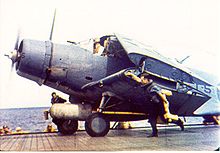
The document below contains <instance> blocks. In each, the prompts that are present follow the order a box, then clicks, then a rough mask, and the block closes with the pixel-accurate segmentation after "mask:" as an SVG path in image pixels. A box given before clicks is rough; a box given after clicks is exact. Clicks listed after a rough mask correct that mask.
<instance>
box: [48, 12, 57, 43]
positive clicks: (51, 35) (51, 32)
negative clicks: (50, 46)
mask: <svg viewBox="0 0 220 153" xmlns="http://www.w3.org/2000/svg"><path fill="white" fill-rule="evenodd" d="M56 11H57V9H55V10H54V15H53V23H52V27H51V31H50V38H49V40H50V41H52V38H53V29H54V24H55V19H56Z"/></svg>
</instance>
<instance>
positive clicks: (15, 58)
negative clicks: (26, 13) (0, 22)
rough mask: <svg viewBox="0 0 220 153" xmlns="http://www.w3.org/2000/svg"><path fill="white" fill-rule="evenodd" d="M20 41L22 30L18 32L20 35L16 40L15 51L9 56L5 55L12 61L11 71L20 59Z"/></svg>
mask: <svg viewBox="0 0 220 153" xmlns="http://www.w3.org/2000/svg"><path fill="white" fill-rule="evenodd" d="M19 41H20V30H18V33H17V38H16V42H15V46H14V50H13V51H11V52H10V53H9V54H5V56H6V57H8V58H9V59H10V60H11V61H12V64H11V71H13V69H14V65H15V63H16V62H17V61H18V60H19V58H20V53H19V52H18V50H19Z"/></svg>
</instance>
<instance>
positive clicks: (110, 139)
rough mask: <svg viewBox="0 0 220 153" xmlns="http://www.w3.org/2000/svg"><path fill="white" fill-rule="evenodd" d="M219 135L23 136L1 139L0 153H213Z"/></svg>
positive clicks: (212, 130) (205, 131)
mask: <svg viewBox="0 0 220 153" xmlns="http://www.w3.org/2000/svg"><path fill="white" fill-rule="evenodd" d="M150 132H151V131H147V134H150ZM219 132H220V128H219V126H212V127H201V128H186V130H185V131H180V130H179V129H177V128H176V129H175V128H174V129H169V130H167V129H159V137H158V138H147V137H146V129H138V130H134V129H132V130H111V131H110V132H109V134H108V135H107V136H105V137H90V136H88V135H87V134H86V132H85V131H79V132H77V133H76V134H74V135H71V136H62V135H59V134H58V133H41V134H24V135H11V136H1V137H0V138H1V145H0V147H1V150H2V151H136V150H137V151H139V150H181V151H182V150H185V151H187V150H195V151H197V150H214V149H217V147H219V146H220V140H219V139H218V138H219V137H218V136H219Z"/></svg>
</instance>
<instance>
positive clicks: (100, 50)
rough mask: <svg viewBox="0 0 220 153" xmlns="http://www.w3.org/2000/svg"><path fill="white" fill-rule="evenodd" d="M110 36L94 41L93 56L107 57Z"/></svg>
mask: <svg viewBox="0 0 220 153" xmlns="http://www.w3.org/2000/svg"><path fill="white" fill-rule="evenodd" d="M108 41H109V36H103V37H101V38H96V39H94V44H93V54H97V55H101V56H105V55H107V46H108Z"/></svg>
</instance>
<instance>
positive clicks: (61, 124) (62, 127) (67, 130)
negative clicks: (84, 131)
mask: <svg viewBox="0 0 220 153" xmlns="http://www.w3.org/2000/svg"><path fill="white" fill-rule="evenodd" d="M55 124H56V125H57V129H58V131H59V132H60V133H62V134H64V135H71V134H74V133H75V132H76V131H77V129H78V121H77V120H58V121H56V123H55Z"/></svg>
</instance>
